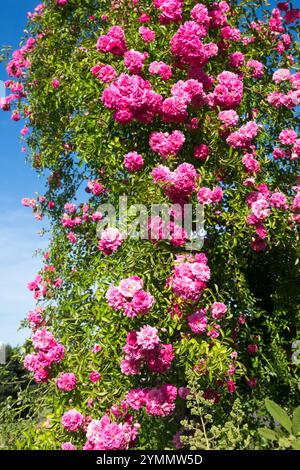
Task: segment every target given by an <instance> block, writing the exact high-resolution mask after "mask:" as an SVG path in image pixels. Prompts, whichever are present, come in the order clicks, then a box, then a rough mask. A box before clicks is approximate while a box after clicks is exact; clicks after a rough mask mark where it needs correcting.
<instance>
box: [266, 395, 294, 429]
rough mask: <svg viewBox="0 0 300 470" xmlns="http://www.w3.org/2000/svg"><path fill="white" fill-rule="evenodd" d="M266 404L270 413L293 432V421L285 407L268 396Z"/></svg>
mask: <svg viewBox="0 0 300 470" xmlns="http://www.w3.org/2000/svg"><path fill="white" fill-rule="evenodd" d="M265 405H266V408H267V410H268V412H269V413H270V415H271V416H272V417H273V418H274V419H275V420H276V421H278V423H279V424H281V426H282V427H284V429H286V430H287V431H288V432H289V433H290V434H291V433H292V421H291V420H290V418H289V417H288V414H287V412H286V411H285V410H284V409H283V408H281V406H279V405H277V403H275V402H274V401H272V400H269V398H266V400H265Z"/></svg>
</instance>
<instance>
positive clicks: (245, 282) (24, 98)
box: [1, 0, 300, 450]
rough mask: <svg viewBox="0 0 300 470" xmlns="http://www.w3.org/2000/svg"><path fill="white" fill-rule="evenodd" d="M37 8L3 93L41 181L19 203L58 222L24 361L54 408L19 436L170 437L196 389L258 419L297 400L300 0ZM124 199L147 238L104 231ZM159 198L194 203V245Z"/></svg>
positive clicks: (104, 0) (56, 443)
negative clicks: (144, 221) (201, 215)
mask: <svg viewBox="0 0 300 470" xmlns="http://www.w3.org/2000/svg"><path fill="white" fill-rule="evenodd" d="M28 18H29V25H28V28H27V33H26V34H27V35H28V37H26V39H25V40H24V42H23V43H22V45H21V48H20V49H19V50H17V51H15V52H14V53H13V55H12V58H11V60H10V61H9V63H8V65H7V73H8V75H9V77H10V78H9V80H8V81H7V82H6V87H7V89H8V91H9V92H10V93H9V94H8V95H7V96H6V97H5V98H2V99H1V108H2V109H3V111H6V112H9V111H11V113H12V114H11V116H12V120H14V121H19V120H20V119H24V120H25V124H24V126H23V128H22V131H21V134H22V139H23V140H24V147H23V151H24V152H27V154H28V159H30V161H31V162H32V165H33V167H34V168H35V170H36V171H37V172H38V173H39V174H41V175H44V176H46V178H47V181H46V190H45V193H44V194H38V195H37V196H36V197H34V198H30V197H28V198H24V199H23V201H22V203H23V205H24V206H27V207H30V208H31V209H32V211H33V213H34V216H35V218H36V219H37V220H41V219H43V218H44V217H48V219H49V221H50V244H49V248H48V249H47V250H46V251H45V252H44V253H43V267H42V268H41V270H40V272H39V273H38V275H37V277H36V278H35V279H34V280H32V281H30V282H29V283H28V289H29V290H30V291H32V294H33V296H34V298H35V299H36V302H37V306H36V308H35V310H34V311H32V312H30V313H29V314H28V317H27V322H28V325H29V326H30V327H31V329H32V338H31V341H29V342H28V343H27V349H28V350H27V354H26V355H25V358H24V367H25V368H26V369H27V370H28V371H30V372H32V375H33V377H34V380H35V382H36V383H37V384H38V387H40V389H41V397H40V399H39V400H40V401H39V407H40V411H39V412H40V414H41V415H42V417H44V418H45V419H46V416H47V421H46V424H45V425H43V426H40V424H39V420H38V419H37V420H36V423H35V425H34V426H33V430H32V432H31V437H30V439H31V441H30V443H29V442H28V439H29V438H28V436H27V437H26V436H24V437H23V438H22V439H21V444H20V446H21V447H23V448H27V447H28V446H33V447H34V448H46V449H47V448H48V449H49V448H50V449H51V448H52V449H53V448H55V449H59V448H62V449H65V450H72V449H82V448H84V449H88V450H89V449H91V450H93V449H94V450H107V449H129V448H133V447H135V448H140V449H147V448H148V449H149V448H150V449H151V448H162V449H163V448H166V447H168V448H170V446H171V448H174V446H175V447H180V446H182V445H183V442H182V441H181V439H180V435H181V434H182V433H184V429H182V425H181V421H182V420H183V419H185V420H188V419H189V416H190V413H191V410H190V408H191V407H189V406H187V404H188V402H189V397H190V393H196V392H195V390H197V393H199V392H201V394H202V396H203V397H204V399H206V400H212V401H213V406H214V407H215V408H216V409H217V410H218V409H222V410H230V409H231V406H232V402H233V399H235V398H237V397H238V398H239V403H241V405H240V406H243V404H244V406H247V405H248V404H249V403H251V404H252V406H253V408H252V413H249V414H248V415H247V420H248V425H249V427H250V428H251V426H252V428H253V427H254V426H255V411H258V410H259V409H260V403H261V401H262V399H263V398H264V397H265V396H270V397H273V399H274V400H275V401H276V402H281V403H283V404H285V405H286V404H288V405H289V404H290V405H293V406H294V405H296V404H297V400H299V366H298V365H297V362H296V361H293V360H292V353H293V349H292V346H293V341H295V340H297V339H299V338H300V336H299V335H300V332H299V327H300V313H299V312H300V310H299V295H300V292H299V271H298V262H299V255H300V253H299V252H300V248H299V222H300V176H298V159H299V157H300V133H299V121H298V120H297V119H298V110H299V108H298V106H299V104H300V73H299V72H297V68H298V66H299V44H298V43H297V24H298V19H299V18H300V10H299V9H295V8H293V7H292V6H291V5H290V4H289V3H288V2H282V3H280V4H278V5H277V7H276V8H274V9H273V10H270V9H267V10H265V9H264V2H263V1H251V0H246V1H239V0H236V1H232V2H226V1H219V2H217V1H216V2H210V1H204V2H202V3H196V1H192V0H185V1H181V0H173V1H170V0H153V1H152V0H139V1H138V0H133V1H132V2H128V1H123V0H117V1H113V2H110V1H108V0H101V1H98V0H82V1H78V0H52V1H50V0H49V1H47V0H46V1H45V2H44V3H43V4H40V5H38V6H37V7H36V8H35V10H34V12H33V13H30V14H28ZM120 196H126V197H127V201H128V206H130V205H132V204H142V205H144V206H145V207H146V208H147V216H148V228H147V230H150V229H152V230H151V233H152V234H153V232H154V233H155V235H156V236H153V237H149V239H144V240H143V239H138V238H131V237H130V236H129V237H126V236H125V234H124V233H123V231H122V227H121V226H119V227H116V226H109V227H106V229H105V230H104V231H103V232H102V234H101V236H100V237H98V236H97V230H96V227H97V224H98V223H99V222H101V220H103V217H104V214H103V212H101V210H100V209H99V205H100V204H104V203H110V204H112V205H113V206H114V207H115V208H116V210H118V209H119V201H120V199H119V197H120ZM161 203H168V204H169V205H170V207H171V205H172V203H176V204H178V205H179V206H177V207H179V208H182V207H184V205H185V204H187V203H189V204H194V205H195V204H197V203H200V204H203V206H204V212H205V230H206V236H205V240H204V245H203V247H202V249H201V250H197V251H195V250H190V251H188V250H186V249H185V243H186V242H187V241H188V239H189V236H190V234H189V233H187V232H186V231H185V230H184V229H183V228H182V227H180V226H179V225H178V224H177V223H176V217H175V214H174V211H173V212H172V211H171V219H170V222H169V225H168V228H169V229H170V237H169V239H167V240H166V239H165V237H164V236H163V230H164V229H165V228H166V226H165V225H164V221H163V220H162V219H161V218H160V217H151V212H150V209H151V205H153V204H161ZM194 222H195V220H194ZM191 376H192V377H193V379H192V382H193V388H192V391H191V389H190V388H189V383H190V381H191V379H190V377H191ZM195 383H196V389H195ZM191 398H193V396H192V397H191ZM39 419H40V418H39ZM251 420H252V421H251ZM251 423H252V424H251ZM186 442H187V440H186V438H185V440H184V445H187V444H186Z"/></svg>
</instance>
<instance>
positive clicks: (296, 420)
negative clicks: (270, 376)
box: [258, 399, 300, 450]
mask: <svg viewBox="0 0 300 470" xmlns="http://www.w3.org/2000/svg"><path fill="white" fill-rule="evenodd" d="M265 403H266V408H267V410H268V412H269V413H270V415H271V416H272V418H274V420H275V422H278V423H279V424H280V426H281V427H279V426H276V427H275V429H274V430H273V429H270V428H259V429H258V432H259V433H260V435H261V436H262V437H263V438H264V439H266V440H268V441H271V443H272V444H273V445H274V443H275V445H276V448H278V449H290V448H292V449H294V450H300V439H299V435H300V406H298V407H297V408H295V410H294V411H293V418H292V420H291V419H290V417H289V416H288V414H287V412H286V411H285V410H284V409H283V408H282V407H281V406H279V405H277V403H275V402H274V401H272V400H269V399H266V401H265ZM282 428H283V429H282Z"/></svg>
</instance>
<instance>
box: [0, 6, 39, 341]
mask: <svg viewBox="0 0 300 470" xmlns="http://www.w3.org/2000/svg"><path fill="white" fill-rule="evenodd" d="M38 3H39V2H38V1H37V0H9V1H7V2H3V1H2V2H1V9H0V45H1V46H3V45H11V46H13V48H14V49H15V48H17V47H18V45H19V41H20V38H21V37H22V32H23V30H24V27H25V25H26V13H27V12H28V11H32V10H33V9H34V7H35V6H36V5H37V4H38ZM0 79H1V80H6V79H7V76H6V73H5V68H4V66H1V64H0ZM21 127H22V125H21V124H19V123H15V122H12V121H11V120H10V113H9V112H7V113H4V112H3V111H0V139H1V147H0V158H1V171H0V342H4V343H10V344H12V345H16V344H22V342H23V340H24V338H25V337H26V335H28V331H25V330H23V331H19V332H18V331H17V330H18V326H19V323H20V320H22V319H23V318H24V317H25V316H26V314H27V311H28V310H30V309H31V308H32V307H33V306H34V303H33V300H32V294H31V293H29V292H28V291H27V289H26V284H27V282H28V281H29V280H31V279H33V278H34V277H35V274H36V272H37V271H38V269H39V267H40V265H41V264H40V261H39V260H38V259H37V258H33V256H32V255H33V252H34V250H35V249H36V248H38V247H43V246H45V245H46V242H45V241H44V240H43V239H41V237H39V236H38V234H37V232H38V231H39V230H40V229H41V228H42V226H43V222H37V221H35V219H34V216H33V214H32V213H31V210H30V209H28V208H24V207H23V206H21V203H20V201H21V198H22V197H24V196H34V193H35V191H41V190H42V181H41V180H39V179H38V177H37V175H36V174H35V172H34V171H33V170H32V169H31V167H30V164H28V163H27V164H26V163H25V158H24V154H22V153H21V142H20V140H19V136H20V129H21Z"/></svg>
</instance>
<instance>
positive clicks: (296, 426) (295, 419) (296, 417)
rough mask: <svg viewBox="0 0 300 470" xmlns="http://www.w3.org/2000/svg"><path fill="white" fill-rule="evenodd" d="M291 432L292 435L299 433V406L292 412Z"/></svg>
mask: <svg viewBox="0 0 300 470" xmlns="http://www.w3.org/2000/svg"><path fill="white" fill-rule="evenodd" d="M293 434H294V436H298V435H299V434H300V406H298V407H297V408H296V409H295V410H294V413H293Z"/></svg>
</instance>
